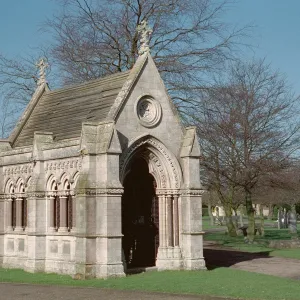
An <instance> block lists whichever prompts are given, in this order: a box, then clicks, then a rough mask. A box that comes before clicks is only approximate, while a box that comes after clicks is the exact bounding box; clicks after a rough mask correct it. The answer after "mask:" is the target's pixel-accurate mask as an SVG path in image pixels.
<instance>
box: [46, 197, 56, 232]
mask: <svg viewBox="0 0 300 300" xmlns="http://www.w3.org/2000/svg"><path fill="white" fill-rule="evenodd" d="M48 200H49V221H50V222H49V232H54V231H55V218H56V215H55V196H54V195H51V196H49V197H48Z"/></svg>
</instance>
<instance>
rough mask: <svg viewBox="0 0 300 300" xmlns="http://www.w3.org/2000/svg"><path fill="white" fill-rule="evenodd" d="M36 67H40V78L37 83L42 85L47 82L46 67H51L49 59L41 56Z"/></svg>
mask: <svg viewBox="0 0 300 300" xmlns="http://www.w3.org/2000/svg"><path fill="white" fill-rule="evenodd" d="M36 67H37V68H39V78H38V81H37V85H38V86H39V85H42V84H44V83H46V82H47V81H46V68H48V67H49V64H48V63H47V60H46V59H45V58H41V59H40V60H39V61H38V62H37V63H36Z"/></svg>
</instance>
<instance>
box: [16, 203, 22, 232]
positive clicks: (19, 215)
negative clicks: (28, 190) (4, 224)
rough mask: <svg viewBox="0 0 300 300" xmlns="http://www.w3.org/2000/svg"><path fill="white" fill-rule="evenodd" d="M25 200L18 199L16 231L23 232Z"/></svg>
mask: <svg viewBox="0 0 300 300" xmlns="http://www.w3.org/2000/svg"><path fill="white" fill-rule="evenodd" d="M22 219H23V199H22V198H17V199H16V228H15V231H22V230H23V224H22Z"/></svg>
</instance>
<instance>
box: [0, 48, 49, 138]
mask: <svg viewBox="0 0 300 300" xmlns="http://www.w3.org/2000/svg"><path fill="white" fill-rule="evenodd" d="M45 56H46V54H45V53H44V52H39V53H38V55H36V56H27V57H19V58H15V59H12V58H8V57H5V56H4V55H2V54H0V92H1V94H0V116H1V120H0V127H1V128H0V130H1V132H0V134H1V137H2V138H3V137H6V136H8V134H9V132H10V131H11V129H12V128H13V126H14V124H15V122H16V120H17V119H18V117H19V115H20V113H21V112H22V111H23V110H24V108H25V106H26V105H27V104H28V102H29V100H30V98H31V96H32V94H33V93H34V91H35V89H36V83H37V80H38V69H37V67H36V62H37V61H38V59H39V58H40V57H45ZM49 74H50V70H49V72H48V75H49ZM49 77H50V81H51V82H53V83H55V80H54V78H55V77H54V76H53V77H51V76H48V78H49Z"/></svg>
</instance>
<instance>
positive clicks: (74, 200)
mask: <svg viewBox="0 0 300 300" xmlns="http://www.w3.org/2000/svg"><path fill="white" fill-rule="evenodd" d="M71 201H72V231H73V232H74V231H76V196H75V195H72V196H71Z"/></svg>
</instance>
